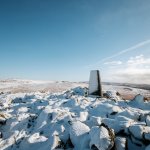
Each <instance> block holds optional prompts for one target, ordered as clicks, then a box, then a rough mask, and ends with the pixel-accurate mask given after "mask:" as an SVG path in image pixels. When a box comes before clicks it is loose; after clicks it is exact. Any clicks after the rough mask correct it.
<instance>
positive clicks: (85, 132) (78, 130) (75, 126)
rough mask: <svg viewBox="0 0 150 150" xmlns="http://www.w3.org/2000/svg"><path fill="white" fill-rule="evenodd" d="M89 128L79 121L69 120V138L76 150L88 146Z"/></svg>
mask: <svg viewBox="0 0 150 150" xmlns="http://www.w3.org/2000/svg"><path fill="white" fill-rule="evenodd" d="M89 131H90V128H89V127H88V126H87V125H85V124H83V123H81V122H80V121H76V122H71V127H70V139H71V142H72V144H73V145H74V148H75V149H76V150H83V149H86V148H89V141H90V138H89Z"/></svg>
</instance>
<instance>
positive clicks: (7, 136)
mask: <svg viewBox="0 0 150 150" xmlns="http://www.w3.org/2000/svg"><path fill="white" fill-rule="evenodd" d="M1 83H3V84H0V91H1V92H2V93H1V94H0V150H17V149H18V150H35V149H36V150H53V149H59V150H60V149H62V150H63V149H67V150H73V149H74V150H90V149H92V150H97V149H98V150H110V149H116V150H123V149H124V150H125V149H129V150H133V149H135V150H144V149H146V150H150V102H149V101H144V98H143V96H142V95H138V96H137V97H136V98H135V99H134V100H132V101H131V100H130V101H129V100H122V98H121V97H120V96H118V94H116V91H119V90H123V89H124V88H126V89H124V90H125V92H126V94H128V93H129V91H130V92H131V91H132V92H131V93H134V94H138V92H139V93H141V94H143V95H144V94H149V91H147V90H142V89H137V88H130V87H128V88H127V87H124V86H117V87H115V86H112V85H103V89H104V93H105V94H104V95H105V97H107V98H96V97H91V96H87V93H88V89H87V88H86V87H87V83H70V82H52V81H51V82H50V81H49V82H43V81H38V82H37V81H27V80H24V81H22V80H11V81H8V80H7V81H1ZM77 86H80V87H77ZM84 87H85V88H84ZM125 92H124V94H125Z"/></svg>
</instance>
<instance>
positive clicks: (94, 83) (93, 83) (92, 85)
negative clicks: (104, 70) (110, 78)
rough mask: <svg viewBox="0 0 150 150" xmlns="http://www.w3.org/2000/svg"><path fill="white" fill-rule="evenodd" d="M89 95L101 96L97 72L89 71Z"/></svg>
mask: <svg viewBox="0 0 150 150" xmlns="http://www.w3.org/2000/svg"><path fill="white" fill-rule="evenodd" d="M89 94H90V95H97V96H101V97H102V96H103V94H102V85H101V78H100V72H99V70H91V72H90V81H89Z"/></svg>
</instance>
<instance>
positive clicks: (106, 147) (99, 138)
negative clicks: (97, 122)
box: [90, 126, 114, 150]
mask: <svg viewBox="0 0 150 150" xmlns="http://www.w3.org/2000/svg"><path fill="white" fill-rule="evenodd" d="M90 139H91V140H90V148H91V149H92V148H94V147H96V148H97V149H98V150H110V149H111V148H112V147H113V145H114V133H113V130H110V129H107V128H105V127H104V126H94V127H92V128H91V130H90Z"/></svg>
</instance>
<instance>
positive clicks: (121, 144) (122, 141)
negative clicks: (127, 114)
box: [115, 137, 127, 150]
mask: <svg viewBox="0 0 150 150" xmlns="http://www.w3.org/2000/svg"><path fill="white" fill-rule="evenodd" d="M126 142H127V140H126V138H123V137H116V138H115V150H126V149H127V147H126V145H127V143H126Z"/></svg>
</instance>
